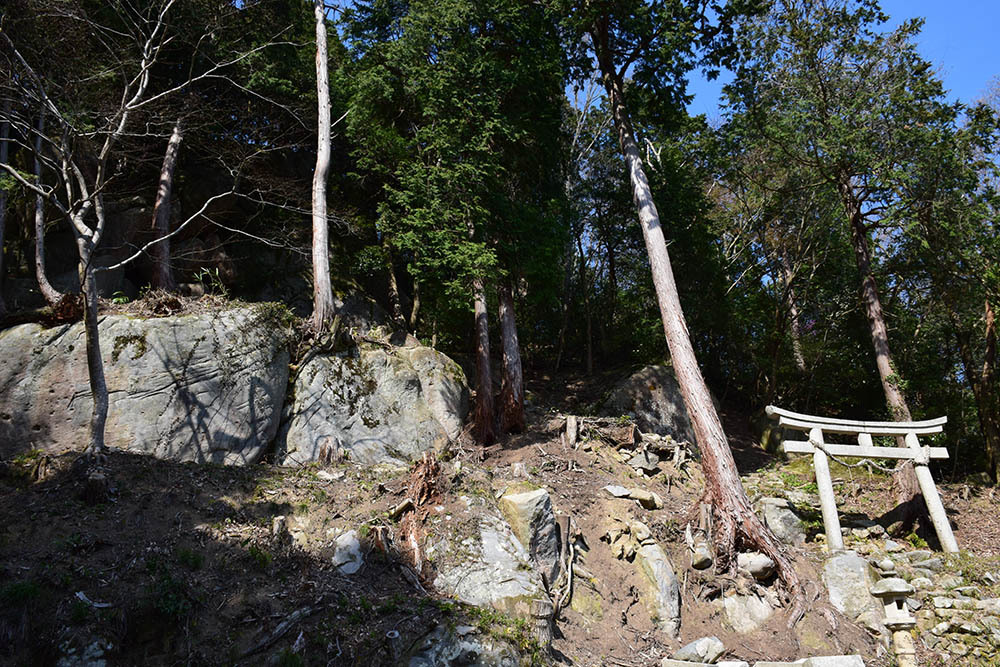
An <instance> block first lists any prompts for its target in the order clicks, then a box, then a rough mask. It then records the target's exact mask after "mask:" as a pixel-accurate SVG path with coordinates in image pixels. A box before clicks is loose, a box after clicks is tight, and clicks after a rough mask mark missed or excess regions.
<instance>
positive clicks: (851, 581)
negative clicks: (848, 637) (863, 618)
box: [823, 551, 882, 620]
mask: <svg viewBox="0 0 1000 667" xmlns="http://www.w3.org/2000/svg"><path fill="white" fill-rule="evenodd" d="M877 580H878V576H877V575H876V574H875V572H874V570H873V569H872V567H871V565H869V564H868V561H866V560H865V559H864V558H862V557H861V556H859V555H858V554H856V553H854V552H853V551H847V552H844V553H839V554H836V555H835V556H831V557H830V558H829V559H828V560H827V561H826V564H825V565H824V566H823V583H824V584H826V588H827V591H828V592H829V594H830V604H832V605H833V606H834V607H836V609H837V611H839V612H841V613H843V614H844V615H845V616H847V617H848V618H850V619H851V620H854V619H856V618H858V617H859V616H860V615H861V614H862V613H863V612H865V611H869V610H872V609H874V610H875V611H878V612H881V607H882V605H881V604H879V603H878V602H877V601H876V600H875V598H873V597H872V596H871V593H869V591H870V590H871V588H872V586H873V584H874V582H875V581H877Z"/></svg>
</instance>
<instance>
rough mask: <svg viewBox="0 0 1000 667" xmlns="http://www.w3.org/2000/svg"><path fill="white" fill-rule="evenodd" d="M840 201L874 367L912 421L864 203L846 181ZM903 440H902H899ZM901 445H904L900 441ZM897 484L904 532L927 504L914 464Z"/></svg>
mask: <svg viewBox="0 0 1000 667" xmlns="http://www.w3.org/2000/svg"><path fill="white" fill-rule="evenodd" d="M838 188H839V190H840V198H841V202H842V203H843V206H844V210H845V212H846V214H847V218H848V221H849V223H850V226H851V245H852V246H853V247H854V261H855V263H856V264H857V266H858V273H859V274H860V277H861V301H862V303H863V305H864V308H865V315H867V317H868V327H869V329H870V332H871V337H872V347H873V348H874V350H875V366H876V367H877V368H878V376H879V379H880V380H881V381H882V392H883V394H885V402H886V405H888V407H889V412H890V414H891V416H892V419H893V420H894V421H910V420H911V419H912V417H911V416H910V408H909V406H908V405H907V404H906V397H905V396H904V395H903V391H902V389H901V388H900V387H901V386H902V378H901V377H900V376H899V374H898V373H897V372H896V370H895V368H893V362H892V353H891V352H890V350H889V328H888V327H887V326H886V324H885V314H884V312H883V311H882V300H881V298H880V297H879V293H878V284H877V283H876V282H875V273H874V272H873V271H872V259H871V252H870V250H869V249H868V241H869V239H868V230H867V228H866V227H865V221H864V219H863V217H862V213H861V202H860V201H859V200H858V198H857V197H856V196H855V195H854V192H853V190H852V187H851V184H850V182H849V181H848V180H847V179H843V180H842V181H841V182H840V184H839V185H838ZM899 440H900V441H901V440H902V438H899ZM900 446H901V447H903V446H905V443H902V442H900ZM892 478H893V482H894V483H895V485H896V500H897V502H898V503H899V504H900V507H901V508H902V522H903V530H904V531H907V530H909V529H910V528H911V527H912V526H913V524H914V522H915V521H916V520H917V519H918V518H921V517H923V516H926V514H927V508H926V505H925V504H924V503H923V502H922V496H921V495H920V486H919V483H918V481H917V475H916V473H915V472H914V471H913V465H912V464H910V463H908V462H905V461H904V462H901V463H900V464H899V465H898V466H896V470H895V472H893V475H892Z"/></svg>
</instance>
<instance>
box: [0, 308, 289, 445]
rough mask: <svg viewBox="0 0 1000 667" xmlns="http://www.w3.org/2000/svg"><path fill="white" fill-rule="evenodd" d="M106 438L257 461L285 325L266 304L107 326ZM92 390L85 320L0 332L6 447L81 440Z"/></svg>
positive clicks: (269, 432) (284, 357) (284, 373)
mask: <svg viewBox="0 0 1000 667" xmlns="http://www.w3.org/2000/svg"><path fill="white" fill-rule="evenodd" d="M98 331H99V332H100V341H101V356H102V358H103V360H104V372H105V376H106V379H107V386H108V392H109V394H110V406H109V410H108V422H107V428H106V432H105V439H106V442H107V444H108V446H109V447H114V448H117V449H123V450H128V451H133V452H141V453H146V454H152V455H154V456H157V457H159V458H163V459H170V460H175V461H198V462H212V463H226V464H245V463H253V462H255V461H257V459H259V458H260V456H261V454H263V452H264V450H265V449H266V448H267V447H268V446H269V445H270V443H271V441H272V440H273V439H274V436H275V433H276V432H277V429H278V424H279V422H280V417H281V406H282V403H283V402H284V397H285V387H286V385H287V383H288V348H287V340H288V332H287V330H286V329H285V327H284V325H283V324H282V318H281V313H279V312H277V311H276V310H275V307H274V306H271V305H268V304H262V305H260V306H255V307H247V308H237V309H232V310H226V311H217V312H213V313H204V314H196V315H184V316H177V317H163V318H157V319H136V318H131V317H126V316H123V315H108V316H105V317H103V318H102V319H101V322H100V325H99V326H98ZM92 409H93V400H92V398H91V395H90V385H89V377H88V373H87V357H86V345H85V337H84V329H83V324H81V323H77V324H72V325H64V326H59V327H55V328H51V329H45V328H42V327H41V326H40V325H37V324H25V325H21V326H16V327H13V328H10V329H7V330H5V331H2V332H0V456H4V457H7V456H10V455H12V454H14V453H16V452H18V451H22V450H26V449H32V448H35V449H42V450H45V451H49V452H56V453H58V452H63V451H68V450H82V449H83V447H85V446H86V444H87V441H88V435H89V424H90V417H91V411H92Z"/></svg>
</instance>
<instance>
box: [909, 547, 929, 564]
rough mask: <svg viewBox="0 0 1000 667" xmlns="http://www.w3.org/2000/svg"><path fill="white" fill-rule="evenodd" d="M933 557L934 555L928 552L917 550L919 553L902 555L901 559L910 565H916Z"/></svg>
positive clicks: (912, 552) (913, 552)
mask: <svg viewBox="0 0 1000 667" xmlns="http://www.w3.org/2000/svg"><path fill="white" fill-rule="evenodd" d="M933 555H934V554H933V553H931V552H930V551H924V550H919V551H911V552H909V553H907V554H904V555H903V557H904V558H906V560H908V561H910V562H911V563H916V562H917V561H922V560H927V559H928V558H930V557H931V556H933Z"/></svg>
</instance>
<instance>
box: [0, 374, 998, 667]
mask: <svg viewBox="0 0 1000 667" xmlns="http://www.w3.org/2000/svg"><path fill="white" fill-rule="evenodd" d="M607 386H609V385H608V379H607V378H596V379H594V380H592V381H581V380H579V379H574V378H546V377H539V378H536V379H534V380H533V381H531V383H530V384H529V391H530V392H531V394H532V395H533V401H532V407H531V409H530V410H529V427H528V430H527V431H526V432H525V433H522V434H517V435H513V436H509V437H508V438H507V439H505V440H504V441H502V442H500V443H498V444H497V445H495V446H493V447H490V448H487V449H485V450H484V449H482V448H479V447H478V446H474V445H472V444H471V443H465V444H460V445H458V446H456V447H455V448H454V449H453V450H452V451H451V452H449V453H448V454H447V455H445V456H444V457H443V459H444V460H442V461H441V463H440V466H439V470H438V472H437V474H436V475H431V477H433V481H432V483H431V484H430V487H429V488H422V491H421V490H420V489H418V488H417V487H419V486H420V485H421V484H424V485H425V486H426V484H427V482H428V473H426V472H423V473H420V474H410V472H408V471H405V470H395V471H393V470H388V469H385V470H383V469H365V468H362V467H359V466H356V465H353V464H351V463H347V462H345V463H340V464H331V465H327V466H322V467H320V466H310V467H305V468H299V469H292V468H280V467H276V466H273V465H266V464H262V465H255V466H249V467H245V468H225V467H218V466H205V465H195V464H179V463H171V462H165V461H157V460H153V459H149V458H145V457H140V456H134V455H129V454H123V453H113V454H111V456H110V461H109V466H108V469H109V470H110V475H111V480H112V483H113V486H114V487H115V490H114V492H113V493H112V494H111V495H110V497H108V498H106V499H103V500H102V501H101V502H97V503H92V502H86V501H85V500H83V495H84V494H83V492H84V483H83V481H81V479H80V478H79V477H78V476H77V475H75V474H74V473H73V470H72V460H71V459H70V458H68V457H66V458H62V459H49V458H47V457H44V456H40V455H38V454H34V453H30V454H25V455H22V456H21V457H19V458H18V459H17V460H12V461H6V462H3V465H2V468H0V663H7V664H18V665H20V664H24V665H32V664H37V665H49V664H54V663H55V662H56V661H57V659H58V657H59V656H61V655H65V654H66V653H67V652H68V650H69V649H71V648H73V649H76V650H77V652H78V653H79V652H80V651H82V650H83V649H84V648H85V647H87V646H89V645H91V644H93V643H94V642H95V641H101V642H103V644H105V646H106V648H105V649H104V655H105V658H106V659H107V660H108V661H109V664H122V665H138V664H143V665H224V664H232V665H235V664H245V665H252V664H282V665H366V666H372V665H391V664H395V663H396V662H397V661H398V658H399V656H401V655H403V654H405V652H406V651H407V650H408V648H409V647H410V646H411V645H412V644H413V642H415V641H416V640H417V639H418V638H419V637H421V636H422V635H424V634H425V633H426V632H427V631H429V630H430V629H432V628H433V627H435V626H436V625H439V624H442V623H444V624H466V623H467V624H470V625H478V626H479V627H480V628H481V629H482V630H483V631H485V632H489V633H492V634H494V635H498V636H504V637H507V638H509V639H510V640H511V641H512V642H514V643H516V644H521V645H528V644H530V638H529V637H526V636H525V628H524V626H523V625H519V624H517V623H513V622H508V621H506V620H503V619H500V618H498V616H497V615H496V614H489V613H483V612H481V611H479V610H476V609H472V608H468V607H465V606H463V605H460V604H456V603H455V602H454V601H452V600H449V599H447V598H446V597H444V596H442V595H440V594H439V593H437V592H435V591H434V590H433V587H432V586H431V583H430V582H431V581H433V567H432V566H429V567H428V568H427V569H423V570H422V571H421V572H420V573H419V575H420V576H419V577H418V576H416V573H415V572H414V570H413V567H412V566H413V554H412V553H411V552H410V551H409V550H408V547H407V546H406V545H407V543H408V542H409V540H408V539H407V538H408V536H409V535H410V534H416V535H418V536H419V535H420V534H421V531H426V530H428V529H429V527H430V522H431V520H432V519H433V518H434V517H438V516H448V515H450V514H451V513H452V512H455V513H457V510H458V508H459V507H460V501H459V497H460V496H461V495H469V494H481V495H482V496H483V497H491V498H495V497H496V496H497V495H498V494H500V493H502V491H503V489H505V488H507V487H508V486H509V485H512V484H515V483H518V482H523V481H525V480H527V481H530V482H532V483H534V484H537V485H539V486H544V487H546V488H548V489H549V492H550V494H551V497H552V501H553V505H554V507H555V509H556V512H557V514H566V515H569V516H571V517H572V519H573V521H574V522H575V524H576V526H578V527H579V529H580V531H581V533H582V535H583V539H584V541H585V543H586V545H587V549H586V550H585V551H583V552H582V554H581V557H580V558H579V559H578V561H577V564H578V565H579V567H580V571H579V576H578V577H577V579H576V586H575V592H574V597H573V604H572V606H571V607H569V608H567V609H566V610H565V612H564V614H563V615H562V617H561V618H560V619H559V622H558V624H557V630H556V637H555V640H554V644H553V648H554V660H555V662H557V663H560V664H573V665H619V666H623V667H630V666H636V667H638V666H647V665H658V664H659V660H660V659H661V658H662V657H663V656H666V655H670V654H671V653H672V652H673V651H674V650H676V649H677V648H678V647H679V646H681V645H682V644H683V643H687V642H689V641H692V640H694V639H697V638H699V637H703V636H706V635H714V636H717V637H719V638H720V639H721V640H722V641H723V643H724V644H725V646H726V648H727V655H728V656H730V657H736V658H740V659H745V660H749V661H751V662H752V661H754V660H758V659H765V658H766V659H772V660H780V659H795V658H799V657H804V656H807V655H822V654H832V653H850V652H858V653H861V654H862V655H863V656H864V657H865V659H866V663H867V664H868V665H882V664H888V661H887V658H885V657H884V655H880V653H879V650H878V648H877V646H876V642H875V641H874V640H873V638H872V637H871V636H870V634H869V633H868V632H867V631H865V630H863V629H862V628H859V627H858V626H856V625H854V624H853V623H850V622H849V621H848V620H847V619H845V618H843V617H842V616H840V615H839V614H838V613H837V612H836V611H835V610H833V609H832V608H831V607H830V606H829V605H828V604H827V603H826V596H825V591H824V589H823V587H822V583H821V582H820V579H819V574H818V572H819V569H820V567H821V562H822V554H821V553H820V548H819V545H816V544H810V545H807V547H806V548H804V549H799V550H796V551H795V553H794V557H795V559H796V563H797V565H798V568H799V570H800V576H801V577H802V578H803V579H804V580H805V581H806V592H807V595H808V596H809V600H808V602H809V612H808V613H807V614H806V616H805V618H804V619H803V620H802V621H800V622H799V623H798V624H797V625H796V626H795V627H794V628H792V629H791V630H790V629H789V628H788V623H787V621H788V619H787V613H786V610H787V607H785V608H784V609H780V610H779V611H778V613H776V614H775V615H774V616H773V617H772V618H771V619H770V620H769V621H768V622H767V623H766V624H765V625H764V626H763V627H761V628H760V629H759V630H757V631H755V632H754V633H751V634H747V635H741V634H738V633H736V632H734V631H732V630H731V629H729V628H728V627H727V625H726V623H724V621H723V615H722V611H721V607H720V603H719V601H720V599H721V598H722V597H723V596H725V595H726V594H727V593H729V592H733V591H736V592H743V593H748V592H751V591H753V590H754V589H755V587H756V586H757V585H756V584H754V583H753V582H751V581H748V580H747V579H746V578H743V577H740V576H737V575H735V574H734V573H727V572H713V571H712V570H709V571H707V572H697V571H695V570H693V569H691V568H690V567H689V559H688V555H687V548H686V546H685V545H684V541H683V539H682V535H683V531H684V527H685V525H686V524H687V523H688V522H689V521H691V522H696V521H697V508H698V503H699V500H700V499H701V494H702V492H703V489H702V481H701V476H700V471H699V468H698V465H697V463H696V462H692V463H690V464H688V465H687V466H685V467H683V468H682V469H681V470H680V471H676V474H674V475H673V476H671V478H670V480H669V486H668V483H667V480H666V479H665V478H663V477H658V478H655V479H648V478H642V477H638V476H637V474H636V473H635V471H633V470H632V468H631V467H629V466H628V465H626V464H625V463H623V462H621V461H620V460H619V459H618V458H617V457H616V456H615V454H614V453H613V451H614V447H613V446H612V444H613V442H612V441H614V439H615V438H617V437H623V436H621V434H618V433H616V431H615V429H614V428H610V429H606V430H604V431H602V432H596V431H595V432H593V433H588V434H586V437H588V438H591V442H590V444H589V446H588V447H586V448H584V447H579V448H576V449H573V448H570V447H567V446H566V445H565V443H564V440H563V439H562V437H561V430H562V423H563V420H562V418H561V417H560V416H559V415H560V413H566V412H570V413H578V412H586V410H584V409H580V406H589V405H592V404H593V402H595V401H596V400H597V399H599V398H600V395H601V392H602V391H604V390H605V388H606V387H607ZM726 417H727V431H728V432H730V433H731V434H732V435H733V447H734V451H735V452H736V453H737V458H738V462H739V465H740V468H741V471H743V472H745V473H746V475H748V476H747V477H746V478H745V479H746V482H747V486H748V487H749V488H751V489H753V491H752V493H763V491H765V490H766V487H767V485H768V484H772V485H773V484H774V483H775V482H774V480H775V479H777V480H779V481H780V484H782V485H786V486H795V487H802V488H804V489H805V490H806V491H808V485H809V483H810V481H811V476H810V473H809V471H808V470H807V469H806V468H805V467H803V466H801V465H798V466H796V465H788V464H781V463H780V462H779V461H776V460H774V459H772V458H771V457H770V456H769V455H767V454H766V453H764V452H763V451H762V450H760V449H759V448H757V447H756V446H755V445H754V444H753V437H752V434H751V433H750V431H749V428H748V426H747V419H746V417H745V415H741V414H739V412H738V411H728V412H727V413H726ZM624 430H626V429H625V427H623V428H622V431H623V432H624ZM588 450H589V451H588ZM458 463H461V466H460V468H461V471H460V472H456V464H458ZM835 474H840V473H838V471H836V470H835ZM851 475H852V476H850V477H848V476H847V475H846V474H842V475H840V476H841V477H843V481H842V482H841V485H840V487H839V488H840V489H841V495H842V496H844V498H845V506H844V507H842V511H843V512H845V513H846V514H847V515H850V516H854V515H858V516H868V517H873V518H877V517H879V516H881V515H883V514H885V513H886V512H888V511H889V510H890V509H891V508H892V493H891V486H890V484H889V482H888V478H886V477H885V476H882V475H877V474H872V475H869V474H867V473H864V472H860V473H858V472H853V473H851ZM608 484H621V485H623V486H626V487H631V486H640V487H643V488H647V489H649V490H653V491H655V492H656V493H658V494H659V495H660V496H661V497H662V498H663V501H664V507H663V508H662V509H658V510H652V511H650V510H646V509H643V508H641V507H639V506H638V504H636V503H635V502H633V501H631V500H627V499H625V500H623V499H614V498H611V497H610V496H609V495H608V494H607V493H605V492H604V491H602V488H603V487H604V486H605V485H608ZM943 495H944V502H945V506H946V507H947V508H948V509H949V513H950V515H951V517H952V519H953V520H954V522H955V523H956V524H957V527H958V528H957V531H956V536H957V538H958V540H959V543H960V544H961V545H962V546H963V547H965V548H968V549H969V550H971V551H973V552H975V553H977V554H979V555H983V556H996V555H997V551H998V550H1000V540H998V538H1000V513H998V512H997V511H996V508H997V503H996V500H995V499H994V496H993V490H992V489H990V488H984V487H977V486H974V485H964V484H956V485H946V486H945V487H944V488H943ZM416 496H420V497H419V498H416V499H417V500H418V502H417V508H416V511H415V512H409V513H407V514H406V515H404V518H403V521H402V522H400V521H398V520H397V518H396V517H394V516H393V513H392V509H393V508H394V507H395V506H396V505H397V504H398V503H400V502H401V501H402V500H403V499H404V498H407V497H411V498H415V497H416ZM277 516H284V517H286V525H287V527H288V529H289V531H290V533H291V534H290V535H288V534H285V533H280V534H277V535H275V534H274V531H273V524H274V519H275V517H277ZM628 518H636V519H639V520H641V521H643V522H645V523H646V524H647V525H648V526H649V527H650V528H651V529H652V531H653V533H654V536H655V537H656V538H657V540H658V541H659V542H660V543H661V544H662V545H663V546H664V548H665V549H666V550H667V551H668V553H669V555H670V556H671V561H672V562H673V563H674V566H675V569H676V570H677V573H678V577H679V578H680V579H681V581H682V596H683V597H682V625H681V636H680V639H679V640H676V641H672V640H670V639H669V638H666V637H665V636H663V634H662V633H661V632H659V631H658V630H656V629H655V627H654V624H653V622H652V621H651V619H650V615H649V612H648V609H647V608H646V606H645V603H644V601H643V591H644V590H645V588H646V586H647V584H646V583H645V580H644V579H643V577H642V575H641V573H640V572H639V570H638V568H637V567H636V565H635V564H634V563H631V562H629V561H627V560H618V559H616V558H614V557H613V556H612V554H611V551H610V549H609V548H608V545H607V544H606V543H605V542H602V537H603V535H604V534H605V532H606V531H607V530H608V528H609V526H610V524H611V523H613V522H614V521H615V520H616V519H628ZM350 529H355V530H358V531H359V534H360V536H361V537H362V538H363V541H364V543H365V545H366V549H367V551H366V554H365V561H364V565H363V567H362V568H361V570H360V571H359V572H357V573H356V574H353V575H350V576H347V575H342V574H340V573H339V572H338V571H337V569H336V568H335V567H334V566H333V563H332V561H331V558H332V552H333V547H332V540H333V537H335V536H337V535H339V534H341V533H342V532H343V531H346V530H350ZM918 537H919V536H917V537H915V538H914V539H917V538H918ZM772 588H773V587H772ZM397 633H398V634H397ZM397 637H398V638H397Z"/></svg>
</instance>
